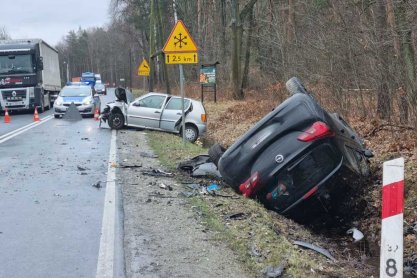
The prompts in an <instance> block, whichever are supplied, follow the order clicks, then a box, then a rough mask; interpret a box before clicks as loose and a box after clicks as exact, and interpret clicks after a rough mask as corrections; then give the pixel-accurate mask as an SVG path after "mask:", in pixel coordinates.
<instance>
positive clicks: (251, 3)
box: [240, 0, 258, 20]
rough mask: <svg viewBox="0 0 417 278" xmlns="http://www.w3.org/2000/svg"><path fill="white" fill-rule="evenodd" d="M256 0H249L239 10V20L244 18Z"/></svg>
mask: <svg viewBox="0 0 417 278" xmlns="http://www.w3.org/2000/svg"><path fill="white" fill-rule="evenodd" d="M257 1H258V0H250V1H249V3H247V4H246V5H245V7H243V9H242V11H241V12H240V20H244V19H245V18H246V16H247V15H248V14H249V13H250V11H251V10H252V8H253V6H254V5H255V4H256V2H257Z"/></svg>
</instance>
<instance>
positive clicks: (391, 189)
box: [379, 158, 404, 278]
mask: <svg viewBox="0 0 417 278" xmlns="http://www.w3.org/2000/svg"><path fill="white" fill-rule="evenodd" d="M382 179H383V181H382V183H383V186H382V225H381V256H380V258H381V261H380V272H379V277H387V278H388V277H403V212H404V158H397V159H394V160H390V161H386V162H384V166H383V178H382Z"/></svg>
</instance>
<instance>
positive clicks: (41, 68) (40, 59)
mask: <svg viewBox="0 0 417 278" xmlns="http://www.w3.org/2000/svg"><path fill="white" fill-rule="evenodd" d="M37 67H38V70H43V57H39V59H38V65H37Z"/></svg>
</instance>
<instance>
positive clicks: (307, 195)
mask: <svg viewBox="0 0 417 278" xmlns="http://www.w3.org/2000/svg"><path fill="white" fill-rule="evenodd" d="M318 189H319V187H318V186H317V185H316V186H314V187H313V188H312V189H310V190H309V191H308V192H307V193H306V194H304V196H303V199H304V200H305V199H307V198H309V197H310V196H311V195H313V194H314V193H316V192H317V190H318Z"/></svg>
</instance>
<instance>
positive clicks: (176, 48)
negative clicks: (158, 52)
mask: <svg viewBox="0 0 417 278" xmlns="http://www.w3.org/2000/svg"><path fill="white" fill-rule="evenodd" d="M197 50H198V49H197V44H196V43H195V42H194V40H193V38H192V37H191V35H190V32H188V29H187V27H185V25H184V23H183V22H182V21H181V20H178V21H177V23H176V24H175V26H174V29H172V31H171V34H170V35H169V37H168V40H167V41H166V43H165V46H164V48H163V49H162V51H163V52H164V53H185V52H197Z"/></svg>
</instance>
